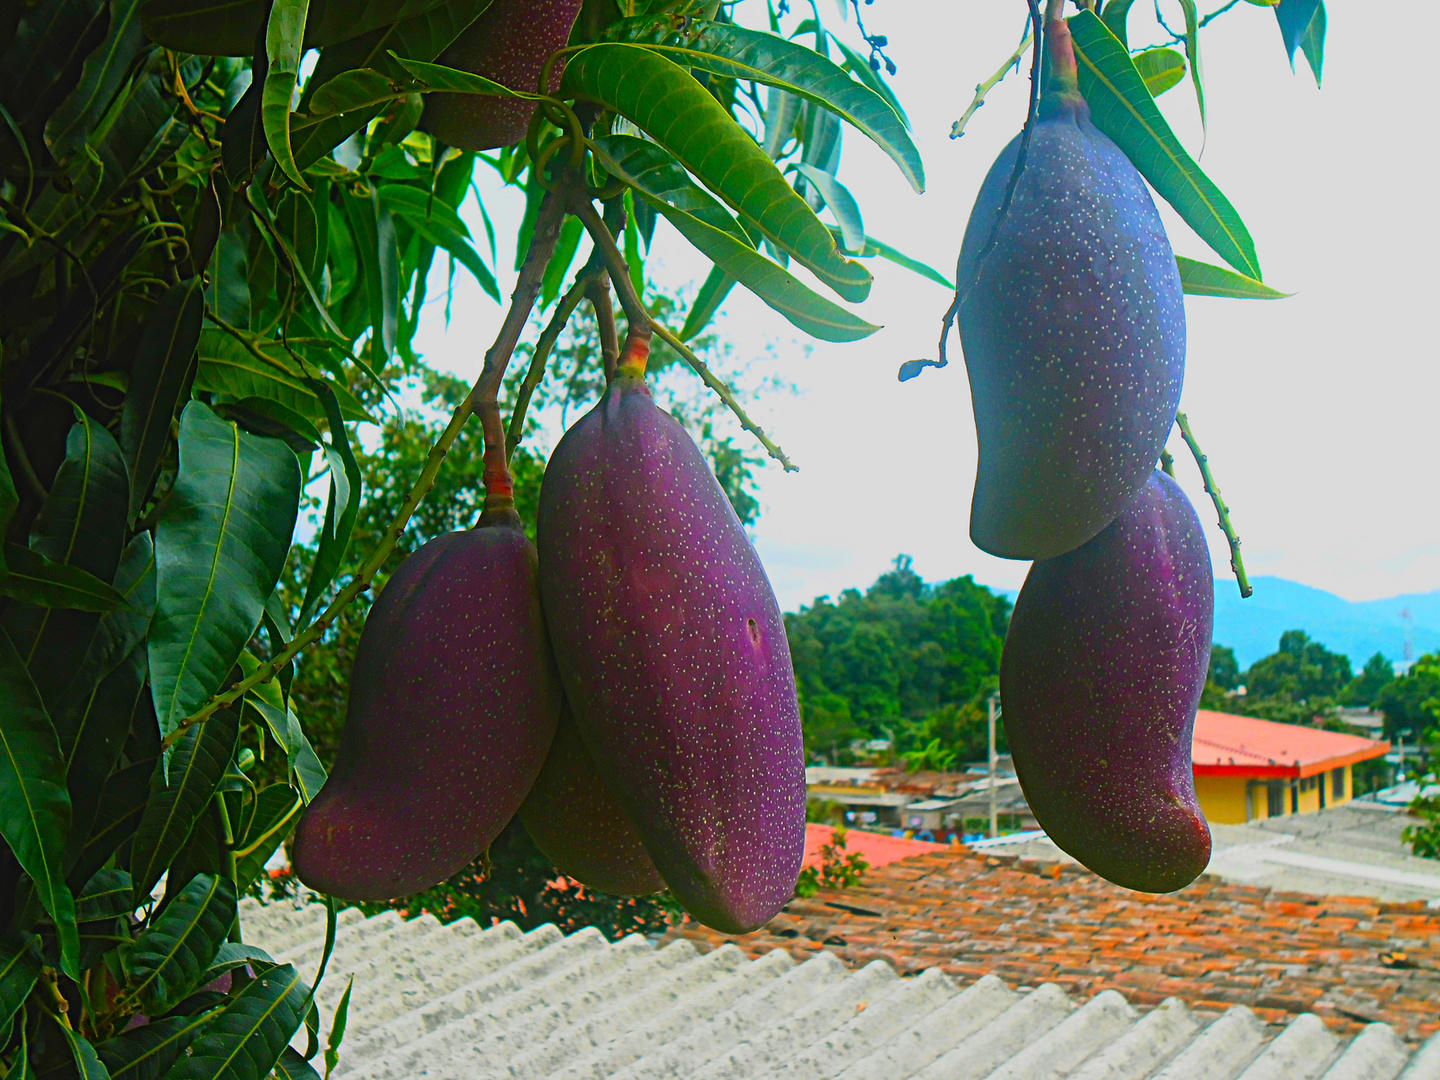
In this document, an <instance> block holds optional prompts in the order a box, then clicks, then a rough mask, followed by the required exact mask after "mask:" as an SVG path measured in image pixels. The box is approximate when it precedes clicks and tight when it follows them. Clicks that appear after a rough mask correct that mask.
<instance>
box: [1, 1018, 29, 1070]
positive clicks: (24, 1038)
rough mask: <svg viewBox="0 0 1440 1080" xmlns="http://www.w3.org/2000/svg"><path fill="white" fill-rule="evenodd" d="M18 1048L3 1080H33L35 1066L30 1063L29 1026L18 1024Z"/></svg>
mask: <svg viewBox="0 0 1440 1080" xmlns="http://www.w3.org/2000/svg"><path fill="white" fill-rule="evenodd" d="M18 1026H19V1028H20V1048H19V1050H18V1051H16V1054H15V1057H14V1059H13V1060H11V1062H10V1068H8V1069H6V1070H5V1076H4V1080H35V1066H34V1064H33V1063H32V1062H31V1061H30V1025H29V1024H20V1025H18Z"/></svg>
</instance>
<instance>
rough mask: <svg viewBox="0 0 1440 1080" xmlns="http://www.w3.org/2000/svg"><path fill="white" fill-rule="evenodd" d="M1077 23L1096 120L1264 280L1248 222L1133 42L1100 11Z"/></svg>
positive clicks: (1080, 61) (1208, 235)
mask: <svg viewBox="0 0 1440 1080" xmlns="http://www.w3.org/2000/svg"><path fill="white" fill-rule="evenodd" d="M1069 25H1070V33H1071V35H1072V37H1073V38H1074V41H1075V60H1076V64H1077V67H1078V69H1079V74H1080V90H1081V92H1082V93H1083V94H1084V95H1085V100H1086V102H1088V103H1089V105H1090V115H1091V118H1092V119H1093V120H1094V121H1095V126H1096V127H1098V128H1099V129H1100V130H1101V131H1103V132H1104V133H1105V134H1106V135H1108V136H1110V138H1112V139H1113V140H1115V143H1116V145H1118V146H1119V147H1120V149H1121V150H1122V151H1124V153H1125V156H1126V157H1128V158H1129V159H1130V160H1131V161H1132V162H1133V163H1134V165H1135V167H1136V168H1137V169H1139V170H1140V173H1141V175H1143V176H1144V177H1145V179H1146V180H1148V181H1150V184H1151V186H1152V187H1154V188H1155V190H1156V191H1158V192H1159V193H1160V195H1161V196H1162V197H1163V198H1164V199H1165V200H1166V201H1167V202H1169V203H1170V205H1171V206H1173V207H1175V209H1176V210H1177V211H1178V212H1179V214H1180V216H1181V217H1182V218H1184V219H1185V223H1186V224H1187V225H1189V226H1190V227H1191V228H1192V229H1194V230H1195V232H1196V233H1198V234H1199V236H1200V238H1201V239H1202V240H1204V241H1205V242H1206V243H1207V244H1209V245H1210V246H1211V247H1212V248H1214V249H1215V251H1216V252H1217V253H1218V254H1219V255H1220V256H1221V258H1223V259H1224V260H1225V261H1226V262H1228V263H1229V264H1230V265H1231V266H1233V267H1234V268H1235V269H1236V270H1239V271H1240V272H1241V273H1243V274H1247V275H1248V276H1250V277H1253V278H1256V279H1259V278H1260V277H1261V274H1260V263H1259V260H1258V259H1257V258H1256V257H1255V243H1254V241H1252V240H1251V239H1250V233H1249V231H1248V230H1247V229H1246V228H1245V223H1244V222H1243V221H1242V220H1241V219H1240V215H1239V214H1238V213H1236V212H1235V208H1234V207H1233V206H1231V205H1230V200H1229V199H1227V198H1225V196H1224V195H1223V194H1222V193H1221V191H1220V189H1219V188H1218V187H1216V186H1215V184H1214V183H1213V182H1212V181H1211V180H1210V178H1209V177H1208V176H1206V175H1205V174H1204V172H1202V171H1201V169H1200V166H1199V165H1197V164H1196V163H1195V160H1194V158H1192V157H1191V156H1190V155H1189V154H1188V153H1186V151H1185V148H1184V147H1183V146H1181V145H1180V140H1179V139H1177V138H1176V137H1175V133H1174V132H1173V131H1171V130H1170V125H1169V124H1168V123H1166V121H1165V118H1164V117H1163V116H1162V115H1161V114H1160V109H1159V108H1158V107H1157V106H1156V104H1155V100H1154V98H1152V97H1151V96H1150V91H1149V90H1147V89H1146V88H1145V80H1144V79H1143V78H1141V76H1140V73H1139V72H1138V71H1136V70H1135V65H1134V63H1133V62H1132V61H1131V60H1130V54H1129V52H1128V51H1127V50H1126V48H1125V46H1124V45H1122V44H1121V43H1120V41H1119V40H1118V39H1117V38H1116V37H1115V35H1114V34H1112V33H1111V32H1110V31H1109V30H1108V29H1107V28H1106V26H1105V24H1104V23H1103V22H1101V21H1100V18H1099V17H1098V16H1097V15H1095V14H1094V13H1093V12H1090V11H1082V12H1080V13H1079V14H1078V15H1073V16H1071V18H1070V19H1069Z"/></svg>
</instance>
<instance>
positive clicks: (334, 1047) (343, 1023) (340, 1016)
mask: <svg viewBox="0 0 1440 1080" xmlns="http://www.w3.org/2000/svg"><path fill="white" fill-rule="evenodd" d="M354 989H355V976H353V975H352V976H350V979H349V981H348V982H346V984H345V991H344V993H342V994H341V995H340V1001H339V1002H338V1003H337V1004H336V1006H335V1014H334V1016H332V1017H331V1019H330V1037H329V1038H328V1039H326V1040H325V1076H326V1080H329V1077H330V1074H331V1073H333V1072H334V1071H335V1066H336V1065H338V1064H340V1046H341V1044H342V1043H343V1042H344V1041H345V1028H346V1027H347V1026H348V1025H349V1022H350V991H352V990H354Z"/></svg>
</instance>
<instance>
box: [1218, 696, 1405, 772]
mask: <svg viewBox="0 0 1440 1080" xmlns="http://www.w3.org/2000/svg"><path fill="white" fill-rule="evenodd" d="M1389 749H1390V744H1389V743H1388V742H1383V741H1377V740H1375V739H1366V738H1362V737H1360V736H1358V735H1345V734H1343V733H1341V732H1338V731H1321V730H1320V729H1319V728H1311V727H1302V726H1301V725H1299V724H1277V723H1274V722H1273V721H1270V720H1259V719H1257V718H1255V717H1253V716H1233V715H1231V714H1230V713H1221V712H1211V711H1210V710H1208V709H1201V710H1200V711H1199V712H1198V713H1196V714H1195V741H1194V747H1193V750H1192V756H1193V757H1194V762H1195V768H1196V771H1197V772H1199V773H1214V772H1216V771H1221V772H1230V771H1232V770H1233V771H1235V772H1237V773H1244V774H1245V775H1256V771H1257V769H1258V770H1260V771H1261V772H1263V773H1265V774H1266V775H1269V774H1270V773H1271V772H1272V771H1273V770H1274V769H1276V768H1279V769H1283V771H1284V772H1283V774H1284V775H1287V776H1314V775H1315V774H1317V773H1322V772H1325V771H1326V770H1328V769H1336V768H1339V767H1341V766H1342V765H1349V764H1353V763H1354V762H1357V761H1364V760H1366V759H1368V758H1373V757H1379V756H1380V755H1382V754H1384V753H1385V752H1386V751H1387V750H1389ZM1274 775H1277V776H1278V775H1281V773H1275V774H1274Z"/></svg>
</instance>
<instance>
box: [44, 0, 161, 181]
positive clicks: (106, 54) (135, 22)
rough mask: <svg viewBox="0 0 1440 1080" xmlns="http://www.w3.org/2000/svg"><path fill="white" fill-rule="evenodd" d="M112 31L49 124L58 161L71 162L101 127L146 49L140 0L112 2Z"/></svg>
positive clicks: (88, 60) (47, 134)
mask: <svg viewBox="0 0 1440 1080" xmlns="http://www.w3.org/2000/svg"><path fill="white" fill-rule="evenodd" d="M109 7H110V29H109V31H108V32H107V33H106V35H105V40H104V42H103V43H102V44H101V46H100V47H99V48H98V49H96V50H95V51H94V52H92V53H91V54H90V55H89V56H87V57H86V58H85V66H84V69H83V70H82V72H81V75H80V82H79V83H78V84H77V85H76V87H75V89H74V90H72V91H70V94H69V96H68V97H66V98H65V100H64V101H63V102H61V103H60V107H59V108H57V109H56V110H55V111H54V112H53V113H51V114H50V118H49V119H48V120H46V121H45V143H46V145H47V146H49V148H50V152H51V153H52V154H54V155H55V158H56V160H58V161H67V160H68V159H70V158H71V157H73V156H74V155H75V154H76V153H77V152H78V151H80V149H81V147H82V146H84V144H85V140H86V137H87V136H88V135H89V134H90V133H91V132H92V131H94V130H95V129H96V128H97V127H99V126H100V124H101V121H102V119H103V118H104V115H105V111H106V109H107V108H108V107H109V105H110V103H111V101H112V100H113V98H114V97H115V95H116V94H117V93H118V92H119V90H120V87H121V85H122V83H123V82H124V80H125V77H126V76H127V75H128V74H129V73H130V67H131V64H132V63H134V61H135V60H136V58H137V57H139V55H140V53H141V52H142V51H143V50H144V48H145V31H144V29H143V28H142V27H141V25H140V0H112V2H111V3H110V5H109Z"/></svg>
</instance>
